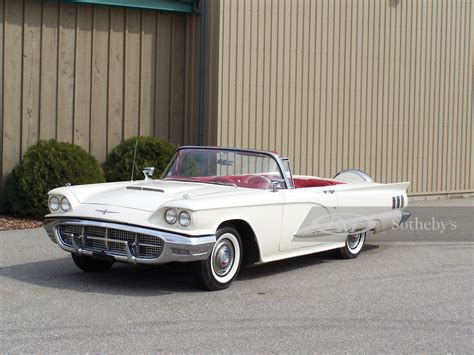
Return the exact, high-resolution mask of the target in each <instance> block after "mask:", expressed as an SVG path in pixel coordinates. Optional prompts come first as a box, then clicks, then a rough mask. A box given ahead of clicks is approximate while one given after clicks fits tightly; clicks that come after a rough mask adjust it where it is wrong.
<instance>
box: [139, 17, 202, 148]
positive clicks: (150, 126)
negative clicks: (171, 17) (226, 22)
mask: <svg viewBox="0 0 474 355" xmlns="http://www.w3.org/2000/svg"><path fill="white" fill-rule="evenodd" d="M184 27H185V25H183V28H184ZM186 36H187V34H186ZM141 43H142V46H141V53H140V57H141V65H140V68H141V70H140V83H139V84H140V125H139V126H140V132H138V133H139V135H140V136H152V135H153V134H154V121H155V80H154V78H155V63H156V58H155V55H156V46H155V44H156V13H155V12H153V11H143V12H142V28H141ZM186 44H187V41H186ZM186 54H187V55H186V56H183V58H187V57H188V56H189V57H191V54H192V52H191V53H188V50H186ZM186 64H187V65H188V66H189V68H190V70H191V68H192V62H187V63H186ZM189 85H190V86H193V85H192V82H190V83H189ZM186 96H190V95H186ZM185 108H187V105H185ZM189 115H191V113H189ZM193 138H194V137H193ZM188 140H189V138H188Z"/></svg>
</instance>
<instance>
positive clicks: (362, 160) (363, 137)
mask: <svg viewBox="0 0 474 355" xmlns="http://www.w3.org/2000/svg"><path fill="white" fill-rule="evenodd" d="M361 9H362V13H361V44H360V50H361V53H360V73H361V79H360V140H359V154H358V155H359V163H358V164H357V166H358V168H359V169H362V170H363V171H367V167H368V161H369V157H368V151H367V149H366V146H367V140H368V137H370V136H367V129H368V127H367V117H368V107H367V97H368V93H367V86H368V82H367V77H368V54H367V52H368V47H369V44H368V28H369V26H368V25H369V11H370V8H369V7H368V1H367V0H364V1H362V3H361ZM338 171H339V169H338Z"/></svg>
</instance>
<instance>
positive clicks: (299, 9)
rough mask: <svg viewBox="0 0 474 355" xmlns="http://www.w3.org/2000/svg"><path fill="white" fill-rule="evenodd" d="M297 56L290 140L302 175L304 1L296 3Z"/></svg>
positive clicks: (298, 171)
mask: <svg viewBox="0 0 474 355" xmlns="http://www.w3.org/2000/svg"><path fill="white" fill-rule="evenodd" d="M295 6H296V11H295V16H296V17H295V20H294V23H295V35H296V39H295V44H296V47H295V55H294V59H295V62H294V66H295V72H294V75H295V86H294V95H295V96H294V110H293V111H292V112H291V113H290V119H292V120H293V123H294V124H293V126H294V134H293V136H292V137H290V139H291V140H292V143H293V144H292V147H293V154H292V157H293V162H294V163H293V165H294V170H295V172H297V173H301V124H302V123H301V121H302V102H301V98H302V95H303V86H302V84H303V41H304V33H303V25H304V18H303V11H304V8H303V6H304V3H303V1H302V0H298V1H297V2H295Z"/></svg>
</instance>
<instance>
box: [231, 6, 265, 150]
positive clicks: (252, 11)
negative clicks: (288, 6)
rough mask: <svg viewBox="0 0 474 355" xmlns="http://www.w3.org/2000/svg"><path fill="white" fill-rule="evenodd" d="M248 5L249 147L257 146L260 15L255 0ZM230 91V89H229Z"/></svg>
mask: <svg viewBox="0 0 474 355" xmlns="http://www.w3.org/2000/svg"><path fill="white" fill-rule="evenodd" d="M246 6H248V7H249V13H248V16H249V17H250V18H251V21H250V23H251V25H250V26H251V27H250V33H251V38H250V43H249V46H250V49H249V63H250V66H249V67H248V69H247V70H248V71H249V91H248V95H249V107H248V118H247V120H248V131H247V132H248V138H247V142H248V143H247V144H248V147H255V144H256V139H257V138H256V137H257V135H256V126H255V122H256V117H257V64H258V63H257V48H258V42H257V34H256V32H257V16H258V7H257V4H256V2H255V1H252V0H250V1H249V2H248V3H247V4H246ZM229 93H230V91H229Z"/></svg>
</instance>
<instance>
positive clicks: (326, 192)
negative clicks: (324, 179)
mask: <svg viewBox="0 0 474 355" xmlns="http://www.w3.org/2000/svg"><path fill="white" fill-rule="evenodd" d="M323 192H324V193H325V194H333V193H334V190H324V191H323Z"/></svg>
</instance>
